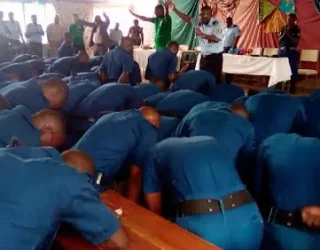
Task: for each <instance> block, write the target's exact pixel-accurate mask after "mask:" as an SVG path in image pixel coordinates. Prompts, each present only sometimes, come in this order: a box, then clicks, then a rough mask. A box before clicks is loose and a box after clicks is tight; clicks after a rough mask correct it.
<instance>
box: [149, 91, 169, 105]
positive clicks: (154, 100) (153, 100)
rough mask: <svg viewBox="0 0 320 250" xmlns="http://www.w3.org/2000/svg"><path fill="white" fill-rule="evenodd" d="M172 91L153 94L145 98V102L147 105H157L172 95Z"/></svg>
mask: <svg viewBox="0 0 320 250" xmlns="http://www.w3.org/2000/svg"><path fill="white" fill-rule="evenodd" d="M170 94H171V92H160V93H158V94H154V95H151V96H149V97H147V98H145V99H144V100H143V103H144V104H145V105H147V106H151V107H156V106H157V105H158V103H159V102H161V101H162V100H163V99H164V98H166V97H167V96H168V95H170Z"/></svg>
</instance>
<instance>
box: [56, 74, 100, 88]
mask: <svg viewBox="0 0 320 250" xmlns="http://www.w3.org/2000/svg"><path fill="white" fill-rule="evenodd" d="M62 80H63V81H64V82H67V83H72V84H78V83H81V82H83V81H90V82H91V83H93V84H95V85H96V86H100V85H101V84H103V83H104V82H102V81H101V79H100V78H99V75H98V74H96V73H94V72H81V73H78V74H77V75H74V76H68V77H65V78H63V79H62Z"/></svg>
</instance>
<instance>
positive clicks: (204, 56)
mask: <svg viewBox="0 0 320 250" xmlns="http://www.w3.org/2000/svg"><path fill="white" fill-rule="evenodd" d="M223 52H224V51H222V52H220V53H211V54H209V55H204V54H201V56H202V57H203V58H206V57H209V56H212V55H215V56H216V55H222V54H223Z"/></svg>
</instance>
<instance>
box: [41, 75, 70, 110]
mask: <svg viewBox="0 0 320 250" xmlns="http://www.w3.org/2000/svg"><path fill="white" fill-rule="evenodd" d="M40 87H41V89H42V93H43V95H44V96H45V98H46V99H47V101H48V102H49V107H50V109H54V110H59V109H61V108H62V107H63V106H64V105H65V103H66V102H67V100H68V96H69V88H68V86H67V84H66V83H65V82H63V81H62V80H61V79H59V78H51V79H49V80H48V81H45V82H41V83H40Z"/></svg>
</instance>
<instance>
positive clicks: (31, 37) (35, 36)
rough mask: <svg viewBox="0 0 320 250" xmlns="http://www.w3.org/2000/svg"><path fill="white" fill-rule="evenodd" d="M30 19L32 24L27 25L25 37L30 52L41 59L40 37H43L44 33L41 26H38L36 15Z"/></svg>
mask: <svg viewBox="0 0 320 250" xmlns="http://www.w3.org/2000/svg"><path fill="white" fill-rule="evenodd" d="M31 19H32V23H29V24H28V25H27V30H26V33H25V35H26V38H27V39H28V42H29V47H30V52H31V53H32V54H35V55H37V56H39V57H40V58H42V56H43V51H42V48H43V47H42V36H43V35H44V31H43V29H42V26H41V25H40V24H38V21H37V16H36V15H32V16H31Z"/></svg>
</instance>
